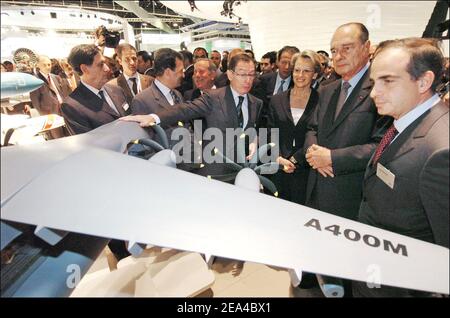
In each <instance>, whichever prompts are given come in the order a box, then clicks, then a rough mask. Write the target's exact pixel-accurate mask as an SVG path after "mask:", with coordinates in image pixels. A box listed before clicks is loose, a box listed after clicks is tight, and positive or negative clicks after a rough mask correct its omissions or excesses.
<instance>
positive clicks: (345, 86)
mask: <svg viewBox="0 0 450 318" xmlns="http://www.w3.org/2000/svg"><path fill="white" fill-rule="evenodd" d="M351 86H352V85H350V83H349V82H343V83H342V88H341V93H340V94H339V99H338V102H337V104H336V112H335V113H334V119H335V120H336V118H337V116H338V115H339V113H340V112H341V110H342V107H343V106H344V103H345V99H346V98H347V95H348V90H349V88H350V87H351Z"/></svg>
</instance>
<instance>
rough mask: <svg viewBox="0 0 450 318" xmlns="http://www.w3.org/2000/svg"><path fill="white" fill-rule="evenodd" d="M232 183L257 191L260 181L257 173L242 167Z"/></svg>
mask: <svg viewBox="0 0 450 318" xmlns="http://www.w3.org/2000/svg"><path fill="white" fill-rule="evenodd" d="M234 184H235V185H237V186H238V187H241V188H244V189H248V190H251V191H255V192H259V189H260V188H261V183H260V181H259V178H258V175H257V174H256V172H254V171H253V170H252V169H250V168H244V169H242V170H241V171H239V173H238V174H237V176H236V179H235V181H234Z"/></svg>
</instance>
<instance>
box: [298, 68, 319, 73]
mask: <svg viewBox="0 0 450 318" xmlns="http://www.w3.org/2000/svg"><path fill="white" fill-rule="evenodd" d="M313 72H314V71H313V70H308V69H304V70H302V69H299V68H294V74H300V73H305V74H311V73H313Z"/></svg>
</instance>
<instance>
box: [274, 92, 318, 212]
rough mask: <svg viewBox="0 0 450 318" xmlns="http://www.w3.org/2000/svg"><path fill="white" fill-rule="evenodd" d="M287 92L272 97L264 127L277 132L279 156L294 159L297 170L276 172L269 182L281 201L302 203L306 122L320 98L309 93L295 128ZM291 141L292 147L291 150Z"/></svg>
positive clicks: (315, 94)
mask: <svg viewBox="0 0 450 318" xmlns="http://www.w3.org/2000/svg"><path fill="white" fill-rule="evenodd" d="M290 93H291V89H289V90H287V91H285V92H283V93H281V94H277V95H274V96H273V97H272V99H271V101H270V104H269V110H268V121H267V128H269V129H270V128H278V129H279V141H278V144H279V149H280V156H282V157H283V158H289V157H290V156H294V158H295V159H296V160H297V161H298V164H297V169H296V170H295V172H294V173H292V174H287V173H285V172H283V171H279V172H277V174H275V175H274V176H273V177H272V180H273V181H274V182H275V184H276V186H277V189H278V191H279V193H280V197H281V198H283V199H286V200H289V201H292V202H296V203H299V204H305V197H306V194H305V193H306V184H307V180H308V174H309V165H308V164H307V162H306V160H305V155H304V151H303V144H304V142H305V135H306V131H307V127H308V123H309V121H310V120H311V118H312V116H313V114H314V109H315V108H316V106H317V102H318V100H319V95H318V94H317V91H315V90H314V89H313V90H312V91H311V95H310V97H309V100H308V103H307V105H306V107H305V110H304V113H303V115H302V117H300V119H299V121H298V122H297V124H296V125H295V124H294V119H293V117H292V112H291V105H290V95H291V94H290ZM294 140H295V147H293V142H294ZM272 142H273V140H272Z"/></svg>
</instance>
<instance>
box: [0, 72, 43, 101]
mask: <svg viewBox="0 0 450 318" xmlns="http://www.w3.org/2000/svg"><path fill="white" fill-rule="evenodd" d="M0 77H1V98H2V99H3V98H8V97H13V96H17V95H23V94H26V93H29V92H32V91H34V90H35V89H38V88H39V87H40V86H41V85H42V84H44V82H43V81H42V80H40V79H39V78H37V77H36V76H33V75H30V74H27V73H20V72H2V74H1V76H0Z"/></svg>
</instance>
